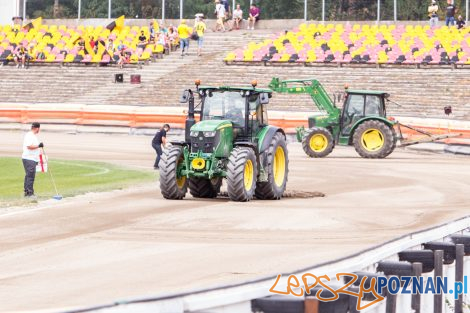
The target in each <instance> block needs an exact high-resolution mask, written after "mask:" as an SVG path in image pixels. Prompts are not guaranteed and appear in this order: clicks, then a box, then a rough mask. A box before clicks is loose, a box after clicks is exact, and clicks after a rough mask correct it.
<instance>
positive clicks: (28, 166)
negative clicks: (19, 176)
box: [21, 122, 44, 198]
mask: <svg viewBox="0 0 470 313" xmlns="http://www.w3.org/2000/svg"><path fill="white" fill-rule="evenodd" d="M40 128H41V125H40V124H39V123H36V122H34V123H33V124H32V125H31V131H29V132H28V133H27V134H26V135H25V136H24V140H23V155H22V156H21V159H22V161H23V167H24V171H25V176H24V196H25V197H28V198H30V197H34V179H35V177H36V165H37V164H38V162H39V149H40V148H42V147H44V145H43V143H42V142H39V140H38V138H37V137H36V135H37V134H38V133H39V129H40Z"/></svg>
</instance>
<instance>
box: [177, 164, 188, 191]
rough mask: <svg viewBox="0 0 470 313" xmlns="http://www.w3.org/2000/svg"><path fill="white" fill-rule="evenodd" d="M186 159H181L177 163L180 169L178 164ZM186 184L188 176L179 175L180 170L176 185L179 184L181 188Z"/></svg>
mask: <svg viewBox="0 0 470 313" xmlns="http://www.w3.org/2000/svg"><path fill="white" fill-rule="evenodd" d="M183 161H184V159H182V158H181V159H179V160H178V164H177V165H176V169H177V170H178V166H179V165H180V164H181V163H183ZM185 184H186V176H181V177H178V171H177V173H176V185H177V186H178V188H179V189H181V188H183V187H184V185H185Z"/></svg>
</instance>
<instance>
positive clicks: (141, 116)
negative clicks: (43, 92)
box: [0, 106, 470, 142]
mask: <svg viewBox="0 0 470 313" xmlns="http://www.w3.org/2000/svg"><path fill="white" fill-rule="evenodd" d="M105 109H106V110H97V109H96V110H95V107H93V106H87V107H86V109H84V108H83V106H75V107H74V108H71V109H70V110H56V109H54V108H45V109H30V108H28V107H26V106H23V107H18V108H15V107H1V106H0V122H16V123H23V124H26V123H31V122H33V121H38V122H42V123H46V124H47V123H50V124H73V125H103V126H123V127H133V128H155V127H157V126H159V125H161V124H163V123H169V124H171V125H172V126H173V127H174V128H184V123H185V118H186V116H185V114H184V113H183V108H181V110H180V109H179V108H176V110H175V108H172V110H170V109H168V108H167V111H174V113H162V114H160V113H155V108H151V109H152V110H153V111H145V109H148V108H145V109H142V108H141V107H139V108H133V109H128V110H127V111H126V108H122V107H121V106H116V107H114V109H115V110H113V107H111V108H110V107H105ZM160 109H161V110H163V109H165V108H160ZM118 110H121V111H122V112H115V111H118ZM110 111H112V112H110ZM139 111H144V112H139ZM279 115H281V117H272V118H270V124H272V125H275V126H278V127H282V128H283V129H285V130H286V132H288V133H294V132H295V128H296V127H298V126H301V125H303V126H305V127H307V118H305V119H301V117H300V116H302V114H297V115H296V116H295V117H294V118H286V117H285V116H284V115H282V114H279ZM417 127H418V128H419V129H422V130H425V131H428V132H430V133H433V134H444V133H448V132H452V133H462V137H459V138H461V139H470V129H455V128H452V129H450V130H449V129H448V128H444V127H440V128H439V127H431V126H417ZM401 130H402V132H403V134H404V135H406V136H412V137H415V136H420V134H419V133H417V132H415V131H412V130H410V129H407V128H404V127H402V129H401ZM451 140H452V142H455V141H458V138H454V139H451Z"/></svg>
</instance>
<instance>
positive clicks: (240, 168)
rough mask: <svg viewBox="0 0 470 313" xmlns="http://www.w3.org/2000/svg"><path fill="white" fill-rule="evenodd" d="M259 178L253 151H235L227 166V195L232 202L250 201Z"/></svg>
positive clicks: (246, 149)
mask: <svg viewBox="0 0 470 313" xmlns="http://www.w3.org/2000/svg"><path fill="white" fill-rule="evenodd" d="M257 177H258V164H257V162H256V156H255V153H254V151H253V150H252V149H249V148H243V147H238V148H235V149H233V151H232V153H231V154H230V157H229V159H228V164H227V193H228V196H229V198H230V199H231V200H232V201H250V200H251V199H252V198H253V195H254V193H255V188H256V179H257Z"/></svg>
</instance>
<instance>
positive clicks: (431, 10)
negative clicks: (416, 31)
mask: <svg viewBox="0 0 470 313" xmlns="http://www.w3.org/2000/svg"><path fill="white" fill-rule="evenodd" d="M437 11H439V7H438V6H437V3H436V0H432V3H431V5H430V6H429V7H428V15H429V25H430V26H431V27H435V26H437V23H438V22H439V16H438V15H437Z"/></svg>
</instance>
